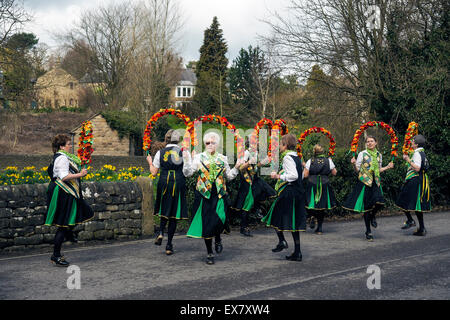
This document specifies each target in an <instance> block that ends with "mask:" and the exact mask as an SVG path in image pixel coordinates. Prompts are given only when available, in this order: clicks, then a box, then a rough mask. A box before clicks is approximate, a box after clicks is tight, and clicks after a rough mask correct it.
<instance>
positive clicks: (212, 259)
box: [206, 253, 214, 264]
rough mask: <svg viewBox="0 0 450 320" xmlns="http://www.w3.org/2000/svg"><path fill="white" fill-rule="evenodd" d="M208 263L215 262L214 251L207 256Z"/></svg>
mask: <svg viewBox="0 0 450 320" xmlns="http://www.w3.org/2000/svg"><path fill="white" fill-rule="evenodd" d="M206 264H214V255H213V254H212V253H211V254H208V256H207V257H206Z"/></svg>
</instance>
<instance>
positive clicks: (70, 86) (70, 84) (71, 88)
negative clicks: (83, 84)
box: [69, 82, 73, 90]
mask: <svg viewBox="0 0 450 320" xmlns="http://www.w3.org/2000/svg"><path fill="white" fill-rule="evenodd" d="M69 88H70V90H73V82H69Z"/></svg>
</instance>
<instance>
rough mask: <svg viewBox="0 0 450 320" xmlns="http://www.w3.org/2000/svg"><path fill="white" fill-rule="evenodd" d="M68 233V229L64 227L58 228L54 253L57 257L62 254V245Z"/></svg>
mask: <svg viewBox="0 0 450 320" xmlns="http://www.w3.org/2000/svg"><path fill="white" fill-rule="evenodd" d="M65 235H66V230H65V229H64V228H58V230H57V231H56V234H55V239H54V247H53V255H54V256H55V257H60V256H61V247H62V244H63V242H64V236H65Z"/></svg>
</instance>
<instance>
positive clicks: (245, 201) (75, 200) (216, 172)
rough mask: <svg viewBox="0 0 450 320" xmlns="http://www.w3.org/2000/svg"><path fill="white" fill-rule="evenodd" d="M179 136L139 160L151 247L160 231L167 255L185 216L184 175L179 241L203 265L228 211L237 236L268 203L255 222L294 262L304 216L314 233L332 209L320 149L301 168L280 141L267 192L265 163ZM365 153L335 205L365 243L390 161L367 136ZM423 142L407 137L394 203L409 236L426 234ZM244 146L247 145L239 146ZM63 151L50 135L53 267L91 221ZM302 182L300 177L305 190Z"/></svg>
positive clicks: (288, 139) (218, 245)
mask: <svg viewBox="0 0 450 320" xmlns="http://www.w3.org/2000/svg"><path fill="white" fill-rule="evenodd" d="M181 138H182V137H181V136H180V134H179V133H178V132H177V131H175V130H169V131H168V132H167V133H166V135H165V147H164V148H163V149H161V150H159V151H158V152H157V153H156V154H155V156H154V157H153V158H152V157H151V156H150V155H149V156H147V162H148V164H149V167H150V171H151V173H152V175H154V176H156V175H157V174H158V172H159V180H158V185H157V193H156V201H155V207H154V215H157V216H159V217H160V228H159V232H158V234H157V236H156V239H155V244H156V245H159V246H160V245H162V242H163V240H164V235H165V230H166V226H167V244H166V247H165V252H166V254H167V255H171V254H173V253H174V249H173V237H174V234H175V231H176V227H177V221H178V220H181V219H188V209H187V201H186V178H187V177H190V176H192V175H194V174H196V173H197V174H198V178H197V183H196V186H195V192H194V193H195V196H194V204H193V211H192V214H193V219H192V222H191V224H190V227H189V229H188V232H187V237H191V238H202V239H204V242H205V246H206V250H207V255H206V263H207V264H209V265H211V264H214V263H215V256H214V251H213V241H212V240H213V239H214V250H215V252H216V253H217V254H220V253H221V252H222V250H223V244H222V238H221V234H222V233H223V232H224V231H226V230H229V222H228V215H229V210H230V209H232V210H238V211H239V212H240V216H241V228H240V232H241V234H242V235H244V236H248V237H250V236H252V235H251V233H250V230H249V228H248V215H249V212H251V211H252V210H256V211H257V212H261V204H262V202H264V201H265V200H267V199H270V198H273V199H274V201H273V202H272V204H271V207H270V209H269V210H268V212H267V214H266V215H265V216H264V217H262V222H264V223H265V224H266V226H268V227H272V228H274V229H275V231H276V234H277V237H278V244H277V245H276V246H275V248H273V249H272V251H273V252H280V251H282V250H284V249H288V247H289V246H288V243H287V241H286V239H285V237H284V232H291V233H292V237H293V241H294V251H293V252H292V254H290V255H288V256H286V259H287V260H289V261H302V253H301V250H300V232H301V231H306V221H307V216H310V217H311V219H314V218H316V219H317V223H318V225H317V228H316V230H315V232H316V233H317V234H322V232H323V230H322V224H323V220H324V217H325V215H326V213H327V211H329V210H331V209H333V208H334V207H336V206H337V201H336V198H335V195H334V192H333V189H332V187H331V185H330V183H329V176H330V175H336V174H337V169H336V167H335V165H334V163H333V161H332V160H331V158H329V157H327V156H326V155H325V154H324V149H323V148H322V146H320V145H315V146H314V149H313V157H312V158H311V159H310V160H308V161H307V162H306V163H305V162H303V161H302V159H301V158H300V157H299V156H298V154H297V152H296V151H295V150H296V144H297V139H296V137H295V136H294V135H292V134H286V135H284V136H282V138H281V143H280V152H281V155H280V164H281V165H280V168H279V170H278V171H274V172H272V173H271V175H270V177H271V178H272V179H274V180H276V184H275V188H272V187H271V186H270V185H269V184H267V182H265V181H264V180H263V179H262V178H261V177H260V175H259V168H260V167H261V166H264V165H267V164H268V162H269V160H267V159H263V160H261V161H259V159H257V156H256V155H254V156H252V155H251V154H250V152H249V151H248V150H246V151H245V155H244V158H243V159H238V161H237V162H236V164H235V165H234V167H233V168H231V167H230V165H229V164H228V160H227V157H226V156H224V155H223V154H220V153H218V152H217V148H218V146H219V144H220V142H221V141H220V140H221V139H220V136H219V135H218V134H216V133H213V132H210V133H207V134H205V136H204V138H203V141H204V145H205V151H204V152H202V153H200V154H195V153H193V154H191V153H190V152H188V151H187V150H183V149H182V148H181V147H180V146H179V143H180V140H181ZM365 142H366V149H365V150H364V151H362V152H360V153H359V154H358V157H357V159H355V158H352V160H351V164H352V165H353V166H354V169H355V171H356V172H357V174H358V180H357V183H356V185H355V186H354V188H353V191H352V192H351V193H350V194H349V195H348V196H347V198H346V200H345V202H344V204H343V208H345V209H347V210H350V211H352V212H354V213H363V215H364V222H365V226H366V232H365V236H366V239H367V240H368V241H373V235H372V231H371V227H373V228H376V227H377V222H376V213H377V212H378V211H379V210H380V209H381V208H382V207H383V206H384V205H385V199H384V197H383V191H382V187H381V178H380V175H381V173H382V172H384V171H386V170H389V169H392V168H393V167H394V164H393V163H392V162H390V163H389V164H388V165H387V166H385V167H383V166H382V157H381V154H380V153H379V152H378V151H377V148H376V147H377V140H376V138H375V137H373V136H368V137H367V138H366V141H365ZM424 145H425V138H424V137H423V136H422V135H416V136H415V137H414V138H413V139H412V148H413V149H414V153H413V154H412V157H411V158H410V157H409V156H407V155H404V156H403V159H404V160H405V161H406V162H407V163H408V171H407V174H406V179H405V184H404V186H403V188H402V190H401V192H400V194H399V197H398V199H397V201H396V205H397V206H398V207H400V208H401V209H402V210H403V211H404V212H405V214H406V217H407V220H406V222H405V223H404V225H403V226H402V229H408V228H411V227H413V226H415V221H414V219H413V218H412V216H411V212H415V213H416V216H417V219H418V222H419V228H417V230H416V231H415V232H414V233H413V234H414V235H417V236H424V235H425V234H426V229H425V226H424V221H423V212H427V211H430V189H429V182H428V176H427V174H426V171H427V169H428V166H429V165H428V160H427V158H426V156H425V153H424V149H423V147H424ZM246 147H247V149H248V144H247V145H246ZM70 148H71V144H70V137H68V136H66V135H58V136H56V137H55V138H54V140H53V151H54V154H55V155H54V160H53V162H52V164H51V165H50V166H49V170H48V173H49V175H50V177H51V182H50V185H49V189H48V211H47V217H46V221H45V224H46V225H56V226H58V227H59V228H58V231H57V233H56V235H55V245H54V252H53V255H52V256H51V261H52V262H53V263H55V264H56V265H59V266H68V265H69V263H68V262H67V261H66V260H65V258H64V257H63V256H62V255H61V252H60V251H61V244H62V243H63V241H64V239H67V240H70V241H76V236H75V235H74V233H73V231H72V229H73V227H74V226H75V225H76V224H79V223H82V222H84V221H87V220H89V219H92V217H93V211H92V209H91V208H90V207H89V205H87V204H86V203H85V201H84V200H83V198H82V193H81V186H80V178H81V177H83V176H85V175H86V174H87V171H86V170H85V169H81V168H80V165H79V161H78V162H77V157H76V156H74V155H71V154H70V153H69V152H68V151H69V150H70ZM238 175H240V186H239V189H238V194H237V197H236V199H235V200H234V201H232V200H231V199H230V196H229V193H228V192H227V186H226V182H227V181H229V180H233V179H235V178H236V177H237V176H238ZM303 179H306V183H305V186H304V184H303Z"/></svg>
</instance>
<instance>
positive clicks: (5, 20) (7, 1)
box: [0, 0, 31, 47]
mask: <svg viewBox="0 0 450 320" xmlns="http://www.w3.org/2000/svg"><path fill="white" fill-rule="evenodd" d="M30 20H31V15H30V14H29V13H28V12H27V11H26V10H25V8H24V6H23V1H20V0H1V1H0V47H2V46H3V44H4V43H5V41H6V40H7V39H8V37H9V36H10V35H12V34H14V33H16V32H17V31H18V29H19V28H20V27H21V26H22V25H23V24H24V23H26V22H28V21H30Z"/></svg>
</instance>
